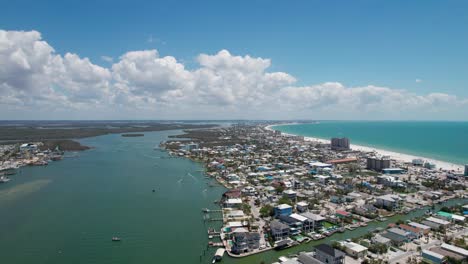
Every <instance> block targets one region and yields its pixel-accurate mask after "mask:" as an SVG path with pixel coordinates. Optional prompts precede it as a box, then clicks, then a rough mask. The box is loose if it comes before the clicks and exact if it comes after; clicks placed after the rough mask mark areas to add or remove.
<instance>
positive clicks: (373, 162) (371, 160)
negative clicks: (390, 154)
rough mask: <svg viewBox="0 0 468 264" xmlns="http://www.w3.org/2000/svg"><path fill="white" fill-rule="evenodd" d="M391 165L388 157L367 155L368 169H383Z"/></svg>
mask: <svg viewBox="0 0 468 264" xmlns="http://www.w3.org/2000/svg"><path fill="white" fill-rule="evenodd" d="M391 165H392V164H391V161H390V159H388V158H383V157H382V158H377V157H368V158H367V167H366V168H367V169H368V170H375V171H382V170H383V169H387V168H390V167H391Z"/></svg>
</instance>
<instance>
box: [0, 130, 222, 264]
mask: <svg viewBox="0 0 468 264" xmlns="http://www.w3.org/2000/svg"><path fill="white" fill-rule="evenodd" d="M175 133H179V132H176V131H163V132H151V133H145V136H144V137H121V136H120V135H106V136H100V137H94V138H88V139H84V140H82V142H83V144H85V145H88V146H93V147H94V149H91V150H88V151H84V152H79V153H78V154H77V155H78V156H76V157H73V158H65V159H64V160H62V161H57V162H52V163H51V164H49V165H48V166H44V167H23V168H21V169H20V172H19V173H18V174H16V175H14V176H12V177H11V178H12V180H11V181H10V182H9V183H7V184H1V185H0V255H1V256H0V263H5V264H7V263H12V264H13V263H15V264H23V263H24V264H30V263H36V264H40V263H44V264H46V263H47V264H54V263H57V264H58V263H68V264H72V263H77V264H78V263H80V264H82V263H86V264H92V263H96V264H105V263H109V264H110V263H112V264H115V263H117V264H118V263H142V264H144V263H211V258H212V256H213V252H214V249H210V250H209V251H207V252H206V253H205V255H203V251H204V250H206V248H207V243H208V237H207V228H208V227H210V226H215V227H217V228H219V225H220V223H219V222H210V223H207V222H204V221H203V219H202V213H201V209H202V208H216V205H215V204H214V203H213V202H214V200H217V199H220V197H221V195H222V193H223V192H224V191H225V189H224V187H221V186H220V185H218V186H217V187H210V186H209V184H213V180H211V179H207V178H205V177H204V175H203V173H202V172H201V171H200V170H201V169H202V168H203V167H202V166H201V164H199V163H195V162H192V161H190V160H188V159H182V158H170V159H168V158H167V157H168V154H167V153H166V152H162V151H159V150H154V149H153V147H154V146H155V145H158V144H159V142H160V141H162V140H165V139H166V138H167V136H168V135H170V134H175ZM152 189H155V190H156V191H155V192H154V193H153V192H152ZM113 236H119V237H121V238H122V241H121V242H112V241H111V238H112V237H113ZM200 255H202V257H201V258H200Z"/></svg>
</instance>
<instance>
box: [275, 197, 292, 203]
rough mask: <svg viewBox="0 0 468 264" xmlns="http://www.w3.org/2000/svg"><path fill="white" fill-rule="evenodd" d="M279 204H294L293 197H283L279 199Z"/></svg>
mask: <svg viewBox="0 0 468 264" xmlns="http://www.w3.org/2000/svg"><path fill="white" fill-rule="evenodd" d="M278 204H289V205H292V204H293V203H292V201H291V199H289V198H288V197H281V198H280V199H279V200H278Z"/></svg>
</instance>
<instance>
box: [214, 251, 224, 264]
mask: <svg viewBox="0 0 468 264" xmlns="http://www.w3.org/2000/svg"><path fill="white" fill-rule="evenodd" d="M225 251H226V250H225V249H224V248H218V249H217V250H216V253H215V255H214V257H213V261H212V262H211V263H215V262H218V261H221V259H222V258H223V255H224V252H225Z"/></svg>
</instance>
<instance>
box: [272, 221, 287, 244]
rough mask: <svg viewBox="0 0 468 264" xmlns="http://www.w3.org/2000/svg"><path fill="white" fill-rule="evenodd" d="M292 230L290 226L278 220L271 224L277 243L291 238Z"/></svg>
mask: <svg viewBox="0 0 468 264" xmlns="http://www.w3.org/2000/svg"><path fill="white" fill-rule="evenodd" d="M289 231H290V228H289V226H288V225H286V224H284V223H281V222H280V221H278V220H273V221H271V222H270V232H271V236H272V237H273V239H274V240H275V241H278V240H283V239H286V238H288V237H289Z"/></svg>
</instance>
